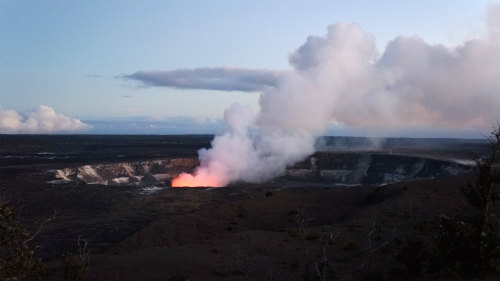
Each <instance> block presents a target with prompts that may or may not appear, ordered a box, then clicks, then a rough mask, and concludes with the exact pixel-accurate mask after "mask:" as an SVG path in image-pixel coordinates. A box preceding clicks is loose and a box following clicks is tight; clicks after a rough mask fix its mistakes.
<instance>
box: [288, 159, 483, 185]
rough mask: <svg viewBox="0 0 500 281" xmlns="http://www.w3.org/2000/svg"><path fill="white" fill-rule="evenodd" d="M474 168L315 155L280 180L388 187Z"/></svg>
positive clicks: (445, 163)
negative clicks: (385, 185) (392, 184)
mask: <svg viewBox="0 0 500 281" xmlns="http://www.w3.org/2000/svg"><path fill="white" fill-rule="evenodd" d="M473 169H474V166H473V165H466V164H463V163H462V164H461V163H458V162H456V161H445V160H435V159H429V158H422V157H415V156H404V155H392V154H378V153H335V154H329V153H316V154H315V155H313V156H311V157H309V159H306V160H305V161H303V162H301V163H298V164H297V165H295V166H293V167H291V168H289V169H287V171H286V173H285V175H283V176H282V177H281V178H280V180H294V181H304V180H308V181H321V182H328V183H333V184H347V185H361V184H374V185H379V184H388V183H395V182H400V181H405V180H412V179H424V178H434V177H439V176H455V175H458V174H464V173H470V172H472V171H473Z"/></svg>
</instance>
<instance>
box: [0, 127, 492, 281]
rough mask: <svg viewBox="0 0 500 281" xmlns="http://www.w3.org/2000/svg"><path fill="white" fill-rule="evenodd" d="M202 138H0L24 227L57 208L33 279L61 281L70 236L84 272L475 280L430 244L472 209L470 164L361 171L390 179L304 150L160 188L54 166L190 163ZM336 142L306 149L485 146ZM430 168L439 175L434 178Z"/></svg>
mask: <svg viewBox="0 0 500 281" xmlns="http://www.w3.org/2000/svg"><path fill="white" fill-rule="evenodd" d="M16 137H17V138H16ZM209 140H210V136H196V137H193V136H177V137H167V136H142V137H140V136H125V137H122V138H119V137H114V136H113V137H106V136H60V138H59V139H57V138H55V137H54V138H50V137H48V136H46V137H44V136H0V144H1V145H0V178H1V182H0V188H1V189H2V191H3V194H4V195H3V196H4V197H5V198H7V199H8V200H9V201H10V202H12V205H13V206H15V209H16V210H17V211H18V212H19V217H20V220H21V221H22V223H23V224H24V225H26V227H27V228H28V229H29V230H30V231H31V232H34V231H36V229H37V228H38V226H39V225H40V223H41V222H42V221H43V219H44V218H47V217H50V216H52V215H53V213H54V212H56V218H55V220H53V221H52V222H50V223H48V224H47V225H45V226H44V228H43V229H42V231H41V234H40V235H39V236H38V237H37V243H38V244H39V245H40V248H39V249H38V255H39V256H41V257H42V258H43V260H44V263H45V267H46V275H45V277H44V279H45V280H64V278H65V267H64V265H63V263H62V261H61V257H62V255H63V254H67V253H68V252H71V253H73V254H74V256H73V257H74V258H75V262H76V263H78V261H79V256H78V250H79V249H80V250H81V246H80V247H79V245H78V243H77V241H78V238H79V237H80V239H81V240H85V241H86V242H87V243H88V244H87V246H88V248H89V249H91V251H90V255H89V257H90V259H89V267H88V272H85V275H84V276H83V277H82V278H84V279H88V280H408V279H414V280H419V279H439V278H441V279H442V278H444V279H454V278H456V277H457V276H460V277H473V275H474V274H471V272H470V271H467V270H465V271H463V270H462V271H460V270H457V272H449V270H448V265H447V264H446V261H444V260H443V259H444V258H446V257H447V256H446V255H448V254H449V253H448V251H447V250H446V249H443V246H442V245H441V244H440V243H441V242H440V241H442V240H443V239H448V238H449V237H448V236H446V235H449V233H448V232H445V231H444V230H443V227H445V223H446V221H447V219H448V218H456V217H461V218H468V217H474V216H476V215H477V214H478V212H479V210H477V209H476V208H475V207H474V206H472V205H471V204H470V203H469V202H468V201H467V200H466V197H465V196H464V193H463V192H462V189H467V188H468V186H471V185H472V186H473V185H474V184H475V182H476V176H475V174H474V172H473V170H474V169H473V168H470V167H469V168H470V169H469V168H467V169H466V168H464V169H458V170H453V169H451V170H450V169H449V168H447V167H448V166H440V165H442V164H439V163H442V162H426V163H430V164H425V165H428V166H425V165H424V164H418V165H421V166H422V167H428V168H426V169H427V170H425V169H424V170H425V171H424V170H422V171H421V173H420V174H419V173H415V174H414V175H413V178H403V177H401V178H400V177H396V176H397V175H403V174H404V173H403V172H401V173H400V174H397V173H398V172H390V173H389V176H380V175H379V173H378V172H377V173H376V174H374V175H372V176H370V177H367V178H368V179H373V178H377V179H387V178H388V179H392V180H393V181H392V182H394V183H391V184H383V183H381V182H376V183H375V182H372V183H371V184H370V183H366V182H365V183H363V182H360V183H357V184H347V183H346V184H340V183H339V182H338V180H334V179H332V178H328V177H323V178H314V177H312V178H311V173H309V172H307V171H311V161H310V159H306V161H305V162H304V163H299V164H298V165H296V166H295V167H291V169H290V171H292V172H289V173H287V174H286V175H283V176H282V177H280V178H278V179H276V180H274V181H271V182H268V183H262V184H247V183H235V184H232V185H231V186H228V187H225V188H169V187H168V179H167V180H166V181H165V182H164V184H158V182H152V183H151V184H152V185H154V186H147V182H143V183H144V184H135V185H131V184H122V185H120V184H103V183H99V184H88V183H86V182H85V181H84V180H78V179H79V178H78V177H77V176H75V178H74V180H70V181H62V182H61V181H55V180H58V178H57V175H56V173H55V172H54V171H56V170H58V169H64V168H73V169H77V168H78V167H81V166H83V165H95V164H99V163H118V162H120V163H121V162H134V161H146V160H147V161H149V160H151V159H170V158H179V157H184V158H189V159H194V160H193V161H196V160H195V156H196V150H197V149H199V148H200V147H208V145H209ZM348 140H349V139H348ZM330 141H331V142H334V141H333V140H330ZM351 141H354V140H351ZM355 141H356V142H359V141H360V140H359V139H356V140H355ZM440 142H443V143H441V145H439V144H440ZM342 144H343V145H342V149H340V147H339V146H336V145H335V143H333V144H332V143H330V146H323V147H322V151H323V152H321V153H319V154H317V155H316V157H317V158H318V159H320V160H321V161H323V162H325V161H326V160H325V159H338V158H335V157H339V156H338V155H341V156H342V157H344V158H345V162H346V163H348V162H349V161H351V162H352V163H358V162H356V161H358V160H356V161H354V160H352V159H358V158H359V157H364V156H359V155H366V153H369V155H370V159H372V160H371V161H372V162H373V161H375V160H373V159H379V158H381V157H382V158H383V157H385V156H383V155H393V154H397V155H403V156H409V157H419V159H420V158H422V159H424V158H425V159H431V158H432V159H433V160H438V161H451V160H467V158H468V159H469V160H470V159H473V158H475V157H478V156H481V155H484V154H485V153H487V151H488V148H487V145H486V144H485V143H484V142H480V141H466V140H441V141H430V142H429V141H425V142H424V141H420V142H416V143H415V141H413V140H408V139H403V140H399V142H398V141H397V140H391V141H390V142H386V145H385V146H384V145H382V146H380V147H378V148H377V149H374V148H371V150H368V151H367V150H366V149H359V148H360V147H356V148H357V149H355V150H356V151H354V152H352V151H351V152H350V154H349V155H347V154H345V151H346V147H345V140H342ZM351 144H352V142H351ZM341 150H342V153H343V154H339V153H341ZM347 150H348V149H347ZM346 155H347V156H346ZM380 155H382V156H380ZM356 157H358V158H356ZM377 157H378V158H377ZM342 159H343V158H342ZM391 159H401V158H391ZM404 159H406V160H405V161H407V162H408V161H410V160H411V159H413V158H411V159H410V160H408V159H409V158H404ZM332 161H333V160H332ZM332 161H330V162H332ZM342 161H344V160H342ZM353 161H354V162H353ZM391 161H392V160H391ZM412 161H414V160H411V161H410V162H411V163H413V162H412ZM326 162H328V161H326ZM330 162H328V163H330ZM333 162H335V161H333ZM333 162H332V163H333ZM337 162H338V161H337ZM337 162H335V165H338V163H337ZM414 162H415V163H420V162H418V161H417V160H415V161H414ZM374 163H379V162H374ZM380 163H384V162H380ZM411 163H410V164H411ZM436 163H437V164H436ZM443 163H444V162H443ZM447 163H448V162H447ZM453 163H455V162H453ZM332 165H333V164H332ZM346 165H347V164H346ZM346 165H344V166H346ZM401 165H402V166H401V167H403V168H401V167H400V168H399V170H401V169H403V170H405V169H407V168H405V167H406V166H404V165H407V164H404V165H403V164H401ZM408 165H409V164H408ZM411 165H413V166H410V167H414V164H411ZM188 166H189V165H188ZM313 166H314V165H313ZM347 166H348V165H347ZM347 166H346V167H347ZM354 166H356V165H354ZM332 167H333V166H332ZM335 167H337V166H335ZM418 167H420V166H418ZM422 167H421V169H423V168H422ZM442 167H445V168H442ZM453 167H455V166H453ZM460 167H462V166H460ZM464 167H466V166H464ZM431 168H432V169H436V171H441V172H439V173H438V172H436V173H435V175H434V174H432V173H431V172H429V171H430V169H431ZM325 169H326V168H325ZM331 169H333V168H331ZM339 169H340V168H339ZM344 169H347V168H345V167H344ZM370 169H371V170H370ZM408 169H409V170H411V169H414V168H408ZM408 169H407V170H408ZM352 170H353V171H355V169H354V168H353V169H352ZM394 170H395V171H398V166H397V165H395V167H394ZM75 171H76V170H75ZM297 171H299V172H297ZM329 171H330V170H329ZM335 171H336V170H335ZM370 171H371V173H375V172H374V171H384V175H385V173H387V172H386V171H385V170H384V169H382V168H380V167H373V168H367V170H365V172H366V173H367V174H368V175H369V174H370ZM391 171H392V170H391ZM442 171H447V172H446V173H444V172H442ZM450 171H451V172H450ZM320 172H321V171H318V173H316V174H317V175H319V174H321V173H320ZM424 172H426V173H424ZM301 173H302V174H304V175H305V176H304V177H303V178H301V177H300V175H302V174H301ZM332 173H333V172H332ZM345 173H348V172H345ZM394 173H396V174H394ZM312 174H314V173H312ZM334 174H335V173H334ZM154 175H155V177H157V174H154ZM297 175H299V176H297ZM395 175H396V176H395ZM404 175H406V174H404ZM417 175H427V176H426V177H423V176H422V177H419V176H417ZM141 177H142V176H141ZM329 179H330V180H331V181H329ZM59 180H60V178H59ZM139 183H141V182H140V181H139ZM151 187H156V188H155V189H151ZM148 188H150V189H148ZM148 190H153V191H155V192H152V191H151V192H149V191H148ZM471 256H472V255H471ZM471 258H472V257H471ZM66 270H67V268H66ZM473 270H474V269H471V271H473ZM66 278H67V279H68V278H69V277H68V275H67V271H66Z"/></svg>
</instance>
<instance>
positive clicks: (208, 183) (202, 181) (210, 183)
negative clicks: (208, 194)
mask: <svg viewBox="0 0 500 281" xmlns="http://www.w3.org/2000/svg"><path fill="white" fill-rule="evenodd" d="M221 186H223V185H222V184H221V183H220V181H218V180H217V179H215V178H213V177H210V176H208V175H206V174H196V175H195V176H193V175H191V174H186V173H182V174H180V175H179V176H177V177H176V178H174V179H173V180H172V187H221Z"/></svg>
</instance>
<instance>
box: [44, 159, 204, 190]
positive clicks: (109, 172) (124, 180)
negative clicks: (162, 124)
mask: <svg viewBox="0 0 500 281" xmlns="http://www.w3.org/2000/svg"><path fill="white" fill-rule="evenodd" d="M197 165H198V160H197V159H195V158H172V159H164V160H150V161H137V162H125V163H103V164H95V165H84V166H80V167H74V168H64V169H57V170H54V171H52V172H53V173H54V176H55V178H56V180H55V181H53V183H64V182H70V181H80V182H82V183H86V184H101V185H140V186H163V185H167V186H169V185H170V181H171V180H172V179H173V178H174V177H176V176H177V175H178V174H180V173H182V172H189V171H192V170H193V169H194V168H195V167H196V166H197Z"/></svg>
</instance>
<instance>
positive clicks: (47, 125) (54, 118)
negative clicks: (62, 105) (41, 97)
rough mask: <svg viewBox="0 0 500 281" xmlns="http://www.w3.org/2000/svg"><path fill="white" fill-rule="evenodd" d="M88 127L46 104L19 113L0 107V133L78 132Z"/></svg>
mask: <svg viewBox="0 0 500 281" xmlns="http://www.w3.org/2000/svg"><path fill="white" fill-rule="evenodd" d="M88 129H90V126H89V125H87V124H85V123H83V122H82V121H80V120H78V119H75V118H70V117H67V116H64V115H63V114H60V113H56V112H55V111H54V109H52V108H51V107H48V106H46V105H40V106H39V107H38V108H37V109H36V110H34V111H32V112H30V113H28V114H26V115H21V114H19V113H17V112H16V111H14V110H3V109H1V108H0V133H2V134H50V133H62V132H78V131H84V130H88Z"/></svg>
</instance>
